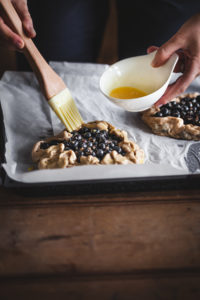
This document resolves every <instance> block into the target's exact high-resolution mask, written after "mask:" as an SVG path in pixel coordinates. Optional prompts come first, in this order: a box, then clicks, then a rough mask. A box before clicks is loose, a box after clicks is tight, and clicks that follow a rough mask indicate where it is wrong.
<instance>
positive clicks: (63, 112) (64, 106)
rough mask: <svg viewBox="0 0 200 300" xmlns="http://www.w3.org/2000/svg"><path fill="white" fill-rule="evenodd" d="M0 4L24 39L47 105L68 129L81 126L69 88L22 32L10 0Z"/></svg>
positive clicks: (28, 58)
mask: <svg viewBox="0 0 200 300" xmlns="http://www.w3.org/2000/svg"><path fill="white" fill-rule="evenodd" d="M0 6H1V10H2V13H3V15H4V16H3V17H4V19H5V20H6V23H7V24H8V25H9V26H10V27H11V28H12V29H13V31H14V32H16V33H17V34H18V35H19V36H20V37H21V38H22V39H23V41H24V48H23V49H22V51H23V53H24V54H25V56H26V58H27V60H28V62H29V64H30V66H31V68H32V70H33V71H34V73H35V75H36V77H37V79H38V82H39V84H40V88H41V91H42V93H43V95H44V96H45V98H46V99H47V101H48V103H49V105H50V106H51V108H52V109H53V110H54V112H55V113H56V115H57V116H58V117H59V118H60V120H61V121H62V122H63V123H64V125H65V126H66V128H67V130H68V131H73V130H75V129H76V128H78V127H79V126H81V124H82V123H83V120H82V118H81V115H80V113H79V111H78V109H77V107H76V104H75V102H74V100H73V98H72V95H71V93H70V91H69V89H68V88H67V87H66V85H65V83H64V81H63V80H62V78H61V77H59V76H58V74H56V72H55V71H54V70H53V69H52V68H51V67H50V66H49V64H48V63H47V62H46V60H45V59H44V58H43V56H42V55H41V53H40V52H39V50H38V49H37V47H36V46H35V44H34V43H33V41H32V40H31V39H30V38H28V37H26V35H25V34H24V32H23V26H22V22H21V20H20V18H19V16H18V14H17V12H16V10H15V8H14V7H13V5H12V3H11V2H10V0H0Z"/></svg>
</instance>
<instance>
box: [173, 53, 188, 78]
mask: <svg viewBox="0 0 200 300" xmlns="http://www.w3.org/2000/svg"><path fill="white" fill-rule="evenodd" d="M176 53H177V54H178V56H179V59H178V61H177V63H176V66H175V68H174V71H173V72H174V73H184V71H185V66H186V65H187V61H188V58H187V55H186V54H185V53H184V51H182V50H181V51H177V52H176Z"/></svg>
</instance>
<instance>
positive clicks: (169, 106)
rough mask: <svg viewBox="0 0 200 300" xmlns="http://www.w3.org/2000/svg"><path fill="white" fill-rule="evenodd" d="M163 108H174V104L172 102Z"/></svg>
mask: <svg viewBox="0 0 200 300" xmlns="http://www.w3.org/2000/svg"><path fill="white" fill-rule="evenodd" d="M163 106H165V107H166V108H172V106H173V105H172V103H171V102H169V103H167V104H165V105H163Z"/></svg>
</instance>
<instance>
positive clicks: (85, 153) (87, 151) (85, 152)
mask: <svg viewBox="0 0 200 300" xmlns="http://www.w3.org/2000/svg"><path fill="white" fill-rule="evenodd" d="M91 153H92V151H90V150H86V151H84V155H85V156H88V155H91Z"/></svg>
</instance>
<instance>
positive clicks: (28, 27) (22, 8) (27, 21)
mask: <svg viewBox="0 0 200 300" xmlns="http://www.w3.org/2000/svg"><path fill="white" fill-rule="evenodd" d="M13 5H14V7H15V9H16V11H17V13H18V15H19V17H20V19H21V21H22V24H23V29H24V32H25V34H26V35H27V36H28V37H30V38H34V37H35V36H36V32H35V29H34V27H33V21H32V18H31V15H30V13H29V11H28V6H27V3H26V1H18V2H15V1H13Z"/></svg>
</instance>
